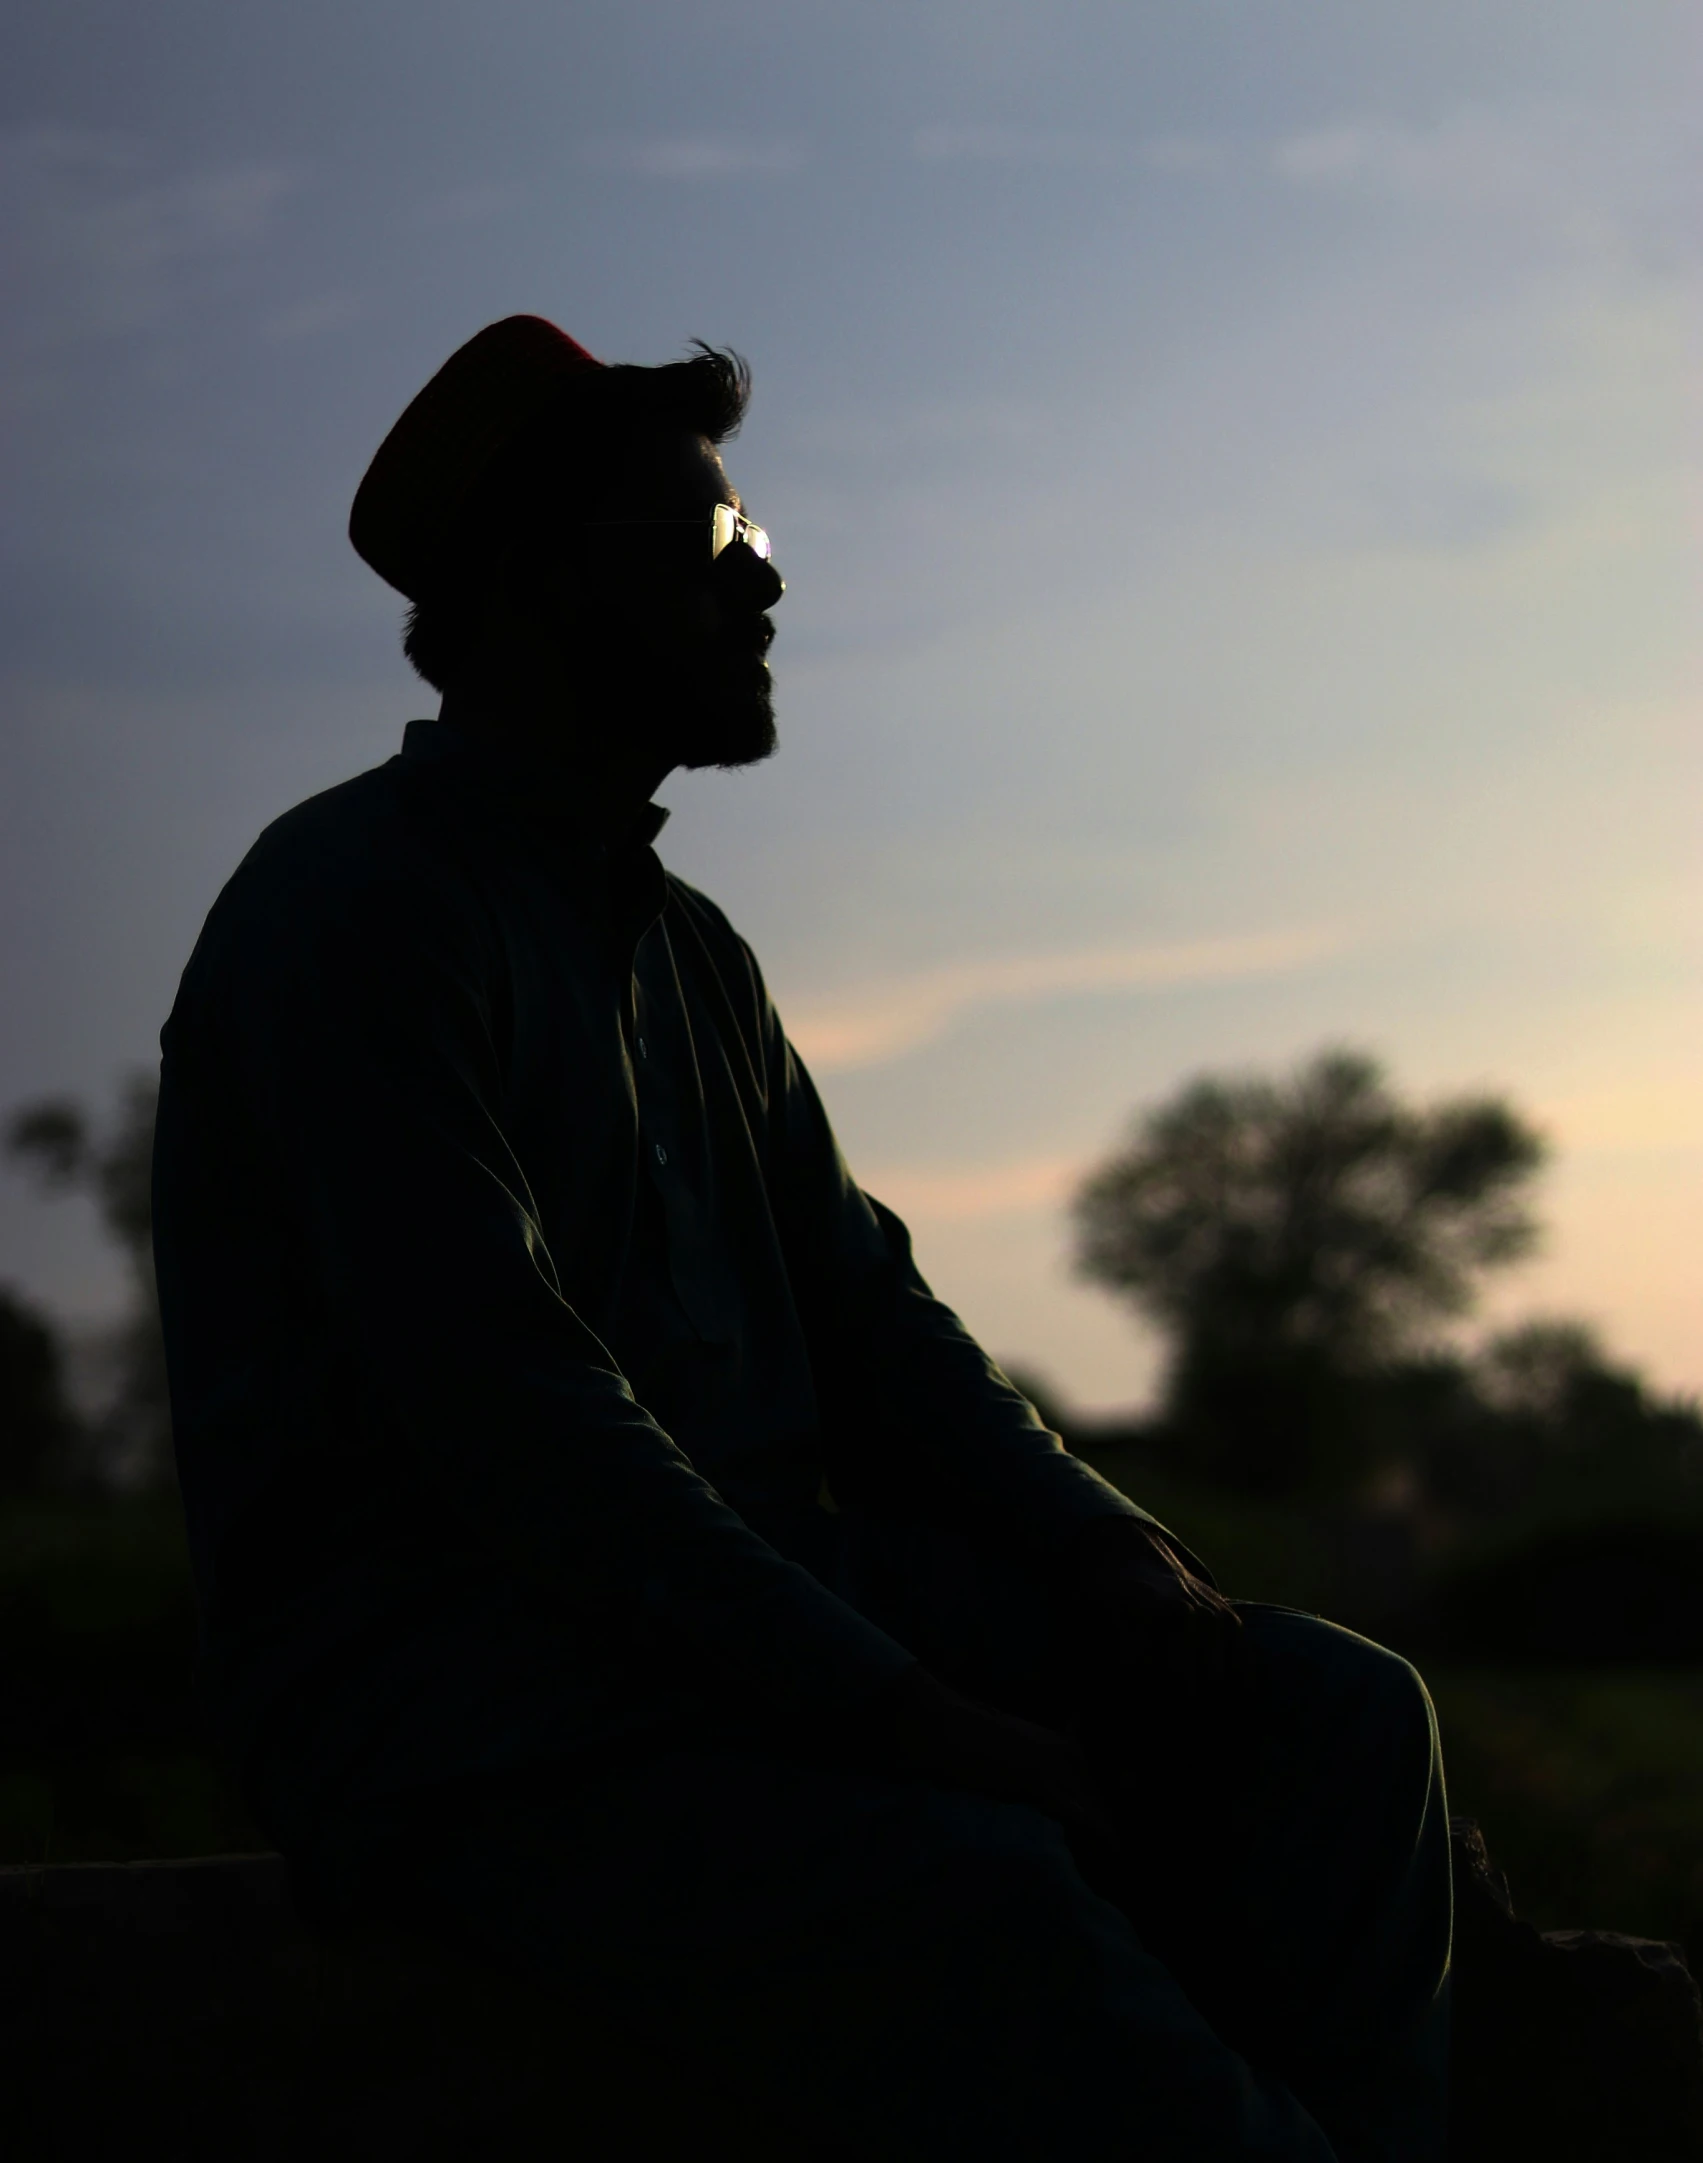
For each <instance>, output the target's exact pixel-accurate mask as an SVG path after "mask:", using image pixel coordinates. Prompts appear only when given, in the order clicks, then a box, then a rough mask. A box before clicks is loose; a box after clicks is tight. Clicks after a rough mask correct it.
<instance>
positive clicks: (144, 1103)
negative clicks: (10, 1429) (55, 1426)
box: [5, 1072, 171, 1487]
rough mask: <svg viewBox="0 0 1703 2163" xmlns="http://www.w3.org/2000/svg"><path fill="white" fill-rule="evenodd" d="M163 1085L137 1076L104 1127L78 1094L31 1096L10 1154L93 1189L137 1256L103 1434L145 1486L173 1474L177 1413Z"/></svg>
mask: <svg viewBox="0 0 1703 2163" xmlns="http://www.w3.org/2000/svg"><path fill="white" fill-rule="evenodd" d="M158 1099H159V1083H158V1081H157V1080H156V1078H155V1077H154V1076H153V1075H152V1074H148V1073H143V1072H137V1073H133V1074H131V1075H130V1076H129V1077H128V1078H127V1079H126V1080H125V1082H124V1083H123V1085H122V1087H121V1089H120V1092H119V1101H118V1107H117V1111H116V1113H115V1115H114V1117H113V1120H112V1122H111V1124H110V1125H109V1126H108V1127H107V1128H106V1130H105V1131H104V1132H102V1133H98V1134H97V1133H96V1132H95V1131H94V1130H93V1128H92V1127H91V1125H90V1122H89V1118H88V1115H87V1113H86V1112H85V1111H84V1109H83V1107H82V1106H81V1105H80V1104H77V1103H75V1102H74V1101H73V1100H71V1099H70V1098H68V1097H54V1098H44V1099H42V1100H40V1101H39V1102H37V1103H34V1104H26V1105H24V1106H23V1107H22V1108H21V1109H20V1110H19V1111H17V1112H15V1113H14V1114H13V1116H12V1118H11V1119H10V1120H9V1121H8V1122H7V1125H6V1131H5V1146H6V1150H7V1153H8V1154H9V1155H11V1156H13V1157H16V1158H18V1159H19V1160H20V1161H21V1162H23V1163H24V1164H26V1165H28V1166H29V1167H30V1169H31V1170H32V1171H33V1172H34V1173H35V1176H36V1178H37V1179H38V1180H39V1182H40V1183H41V1185H43V1186H44V1187H46V1188H48V1189H49V1190H59V1191H62V1192H74V1193H84V1194H88V1195H90V1196H91V1197H92V1198H93V1200H94V1202H95V1205H96V1207H97V1208H98V1210H99V1211H100V1216H101V1221H102V1223H103V1224H104V1225H105V1227H106V1229H107V1231H108V1232H109V1233H110V1234H111V1236H112V1237H113V1239H114V1240H116V1241H117V1243H118V1245H119V1246H120V1248H121V1249H122V1250H123V1253H124V1257H125V1260H126V1262H127V1263H128V1264H129V1269H130V1280H131V1291H132V1303H131V1312H130V1314H129V1316H128V1317H127V1318H126V1320H125V1321H124V1323H123V1324H122V1325H121V1328H120V1330H119V1332H118V1337H117V1342H116V1346H115V1350H116V1355H117V1363H118V1376H117V1388H116V1391H115V1393H114V1399H113V1403H112V1406H111V1409H110V1411H109V1413H108V1415H107V1417H106V1418H105V1420H104V1421H103V1422H102V1423H101V1429H100V1432H99V1434H98V1436H97V1438H96V1439H97V1441H98V1444H99V1446H100V1455H101V1457H102V1459H103V1460H104V1464H103V1469H104V1471H105V1473H106V1475H107V1477H109V1478H110V1479H111V1480H112V1481H113V1482H114V1483H115V1484H118V1485H122V1486H126V1487H143V1486H151V1485H154V1484H157V1483H158V1482H160V1481H161V1480H164V1479H166V1478H169V1476H170V1469H171V1415H170V1408H169V1404H168V1400H167V1395H166V1363H165V1343H164V1339H163V1338H162V1336H161V1333H160V1302H159V1293H158V1291H157V1289H156V1287H155V1283H154V1245H153V1204H152V1161H153V1148H154V1112H155V1107H156V1105H157V1103H158Z"/></svg>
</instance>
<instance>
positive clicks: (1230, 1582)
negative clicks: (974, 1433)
mask: <svg viewBox="0 0 1703 2163" xmlns="http://www.w3.org/2000/svg"><path fill="white" fill-rule="evenodd" d="M1102 1469H1103V1470H1105V1471H1106V1472H1107V1473H1108V1476H1113V1477H1115V1476H1116V1475H1117V1472H1118V1470H1119V1469H1120V1468H1119V1467H1118V1466H1117V1464H1116V1462H1115V1460H1112V1459H1107V1460H1105V1461H1103V1462H1102ZM1134 1484H1135V1483H1134V1482H1133V1481H1131V1485H1132V1486H1133V1485H1134ZM1140 1491H1141V1493H1142V1499H1143V1500H1144V1501H1147V1502H1149V1503H1150V1505H1151V1506H1154V1507H1156V1508H1158V1510H1159V1513H1160V1514H1161V1516H1163V1517H1165V1518H1166V1520H1167V1521H1168V1522H1170V1523H1171V1524H1172V1525H1173V1526H1174V1527H1175V1528H1176V1529H1177V1530H1178V1531H1179V1532H1180V1533H1181V1534H1182V1535H1183V1536H1184V1537H1185V1538H1187V1539H1189V1540H1191V1541H1192V1542H1193V1543H1194V1544H1195V1545H1196V1546H1197V1547H1198V1548H1199V1549H1200V1550H1201V1551H1202V1552H1203V1553H1206V1554H1207V1555H1209V1557H1210V1558H1211V1559H1212V1561H1213V1563H1214V1565H1215V1567H1217V1569H1218V1571H1219V1574H1220V1577H1221V1579H1222V1580H1223V1581H1224V1583H1225V1586H1226V1589H1227V1590H1230V1591H1232V1592H1235V1593H1239V1594H1243V1595H1246V1596H1249V1597H1257V1598H1266V1599H1277V1600H1283V1601H1288V1602H1291V1603H1292V1604H1294V1605H1297V1606H1302V1607H1308V1608H1318V1609H1320V1610H1322V1611H1324V1612H1327V1613H1331V1614H1333V1615H1335V1616H1337V1617H1338V1618H1339V1619H1343V1620H1346V1621H1349V1622H1351V1623H1354V1624H1355V1625H1356V1626H1358V1627H1364V1628H1367V1629H1368V1630H1369V1631H1370V1632H1371V1634H1376V1635H1383V1636H1385V1638H1386V1641H1390V1642H1394V1643H1395V1644H1396V1645H1397V1649H1399V1650H1402V1651H1410V1650H1411V1651H1412V1653H1413V1656H1414V1657H1415V1658H1416V1659H1417V1660H1418V1662H1419V1664H1420V1666H1421V1668H1422V1671H1423V1672H1424V1673H1425V1675H1426V1678H1427V1680H1428V1682H1429V1683H1430V1685H1431V1689H1432V1694H1433V1696H1434V1697H1435V1699H1436V1702H1437V1707H1438V1712H1439V1715H1440V1718H1441V1722H1442V1729H1443V1740H1444V1750H1445V1755H1446V1760H1447V1764H1448V1773H1449V1803H1450V1808H1451V1810H1453V1811H1456V1812H1462V1813H1466V1814H1468V1815H1470V1816H1472V1817H1475V1818H1477V1819H1478V1820H1479V1821H1480V1822H1481V1824H1482V1825H1483V1828H1484V1831H1485V1835H1486V1837H1487V1839H1488V1841H1489V1843H1490V1846H1491V1848H1492V1851H1493V1852H1494V1854H1495V1857H1496V1859H1497V1861H1498V1862H1499V1863H1500V1864H1501V1865H1502V1867H1503V1868H1504V1869H1505V1871H1506V1872H1507V1875H1508V1878H1509V1880H1510V1882H1511V1883H1512V1886H1513V1888H1514V1892H1515V1896H1516V1898H1517V1901H1518V1904H1519V1908H1520V1912H1521V1913H1522V1914H1523V1915H1524V1916H1526V1917H1528V1918H1529V1919H1530V1920H1531V1921H1533V1922H1535V1923H1536V1924H1538V1926H1539V1927H1540V1928H1545V1929H1548V1928H1562V1927H1568V1926H1583V1927H1587V1928H1607V1929H1615V1930H1622V1931H1628V1932H1632V1933H1636V1934H1640V1935H1645V1936H1650V1937H1656V1938H1671V1939H1678V1940H1680V1941H1682V1942H1683V1943H1684V1944H1685V1945H1686V1947H1687V1950H1688V1953H1689V1955H1690V1958H1691V1962H1692V1965H1693V1968H1694V1969H1697V1968H1700V1967H1703V1664H1700V1665H1694V1666H1671V1665H1662V1666H1658V1665H1653V1664H1639V1665H1627V1664H1618V1665H1602V1664H1583V1665H1581V1664H1573V1665H1559V1664H1545V1665H1512V1664H1508V1663H1507V1662H1505V1661H1504V1662H1502V1663H1500V1664H1497V1663H1492V1662H1488V1661H1486V1662H1478V1661H1474V1660H1472V1659H1470V1658H1463V1657H1461V1656H1460V1654H1459V1652H1458V1651H1455V1652H1453V1653H1451V1655H1450V1657H1448V1658H1447V1659H1446V1660H1444V1659H1433V1658H1431V1657H1428V1656H1427V1654H1426V1652H1425V1651H1424V1649H1423V1648H1422V1647H1421V1646H1417V1645H1415V1646H1413V1647H1410V1646H1409V1645H1408V1644H1405V1643H1403V1642H1402V1636H1401V1629H1400V1626H1399V1618H1397V1617H1386V1618H1384V1620H1385V1621H1388V1622H1389V1623H1390V1627H1388V1628H1384V1627H1382V1626H1381V1625H1380V1620H1379V1618H1378V1617H1377V1616H1376V1615H1375V1614H1366V1613H1356V1612H1354V1611H1353V1609H1354V1607H1355V1605H1356V1594H1355V1588H1354V1583H1353V1576H1354V1573H1353V1569H1352V1568H1349V1569H1348V1570H1347V1572H1346V1574H1345V1572H1344V1568H1343V1565H1342V1561H1341V1555H1340V1551H1339V1550H1340V1548H1341V1541H1340V1540H1336V1541H1334V1542H1333V1541H1332V1540H1331V1539H1326V1538H1322V1537H1320V1536H1318V1535H1317V1534H1316V1530H1315V1529H1314V1528H1309V1527H1308V1526H1307V1525H1306V1524H1304V1523H1302V1522H1301V1521H1299V1520H1297V1519H1294V1518H1286V1517H1283V1516H1282V1515H1281V1514H1280V1513H1262V1512H1260V1511H1258V1510H1253V1509H1250V1508H1249V1507H1248V1506H1246V1505H1243V1506H1240V1507H1238V1508H1234V1509H1228V1508H1226V1506H1225V1505H1224V1504H1223V1503H1222V1502H1220V1501H1218V1500H1217V1499H1215V1498H1208V1497H1205V1496H1195V1495H1190V1494H1189V1493H1187V1492H1186V1491H1183V1490H1174V1491H1171V1492H1169V1493H1166V1494H1163V1495H1161V1494H1156V1493H1155V1492H1154V1490H1153V1485H1152V1482H1151V1480H1148V1481H1147V1482H1146V1483H1145V1484H1144V1485H1143V1487H1142V1488H1141V1490H1140ZM1345 1603H1346V1604H1345ZM1360 1604H1361V1605H1362V1606H1364V1605H1365V1601H1364V1596H1363V1594H1362V1596H1361V1599H1360ZM1374 1604H1375V1603H1374ZM193 1628H194V1625H193V1610H192V1606H191V1599H190V1591H189V1582H188V1576H187V1567H186V1562H185V1557H184V1549H183V1538H182V1531H181V1525H180V1521H179V1518H178V1514H177V1507H176V1503H175V1500H173V1499H171V1498H166V1499H164V1500H161V1501H149V1502H146V1503H126V1504H122V1505H118V1504H104V1505H102V1504H75V1503H69V1502H66V1503H53V1504H30V1505H27V1506H23V1505H14V1506H12V1507H10V1508H9V1509H7V1510H5V1512H4V1513H3V1514H0V1703H3V1704H4V1705H5V1706H6V1707H7V1716H6V1719H5V1721H4V1724H3V1726H0V1863H34V1862H44V1861H51V1862H71V1861H92V1860H114V1861H117V1860H130V1859H137V1858H143V1857H150V1856H152V1857H167V1856H188V1855H206V1854H220V1853H225V1854H229V1853H233V1852H241V1851H243V1850H251V1849H253V1848H256V1847H259V1846H262V1845H264V1842H263V1841H262V1839H261V1836H260V1834H259V1833H258V1831H257V1830H256V1828H255V1827H254V1826H253V1825H252V1824H251V1823H249V1821H248V1819H247V1817H246V1814H245V1813H244V1811H243V1808H242V1805H241V1803H240V1800H239V1799H238V1798H237V1796H236V1795H235V1793H234V1792H233V1790H232V1788H231V1785H230V1783H229V1781H228V1779H227V1778H226V1777H225V1775H224V1774H223V1773H222V1771H221V1770H220V1768H219V1766H218V1765H217V1763H216V1761H215V1760H214V1758H213V1757H212V1755H211V1753H210V1752H209V1751H208V1749H207V1747H206V1744H205V1741H204V1739H203V1736H202V1733H201V1725H200V1719H199V1714H198V1709H197V1705H196V1699H195V1691H194V1682H193V1671H192V1646H193Z"/></svg>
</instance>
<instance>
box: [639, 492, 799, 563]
mask: <svg viewBox="0 0 1703 2163" xmlns="http://www.w3.org/2000/svg"><path fill="white" fill-rule="evenodd" d="M598 523H599V524H600V525H604V526H696V525H697V524H698V523H699V520H698V519H696V518H605V519H600V520H599V521H598ZM735 541H740V542H743V543H744V545H745V546H746V547H747V548H748V549H749V550H750V551H751V553H752V555H754V556H760V557H761V558H762V559H763V561H764V562H765V563H767V562H768V560H769V558H770V557H771V556H772V555H773V554H774V543H773V542H772V541H771V540H770V539H769V536H768V535H767V534H766V533H765V532H764V531H763V529H762V527H761V526H759V525H757V524H756V523H755V521H754V520H752V519H749V518H747V517H746V516H745V514H744V512H743V511H736V510H735V509H734V508H733V505H732V504H731V503H718V504H717V505H716V506H715V508H714V510H712V511H711V513H710V561H711V562H712V563H714V561H715V559H716V558H717V556H719V555H720V554H721V552H722V550H723V549H724V548H731V547H732V546H733V544H734V542H735Z"/></svg>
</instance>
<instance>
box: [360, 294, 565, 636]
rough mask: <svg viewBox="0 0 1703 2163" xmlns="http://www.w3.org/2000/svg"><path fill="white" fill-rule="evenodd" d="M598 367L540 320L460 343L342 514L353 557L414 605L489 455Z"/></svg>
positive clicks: (441, 559) (446, 551) (509, 320)
mask: <svg viewBox="0 0 1703 2163" xmlns="http://www.w3.org/2000/svg"><path fill="white" fill-rule="evenodd" d="M602 366H603V363H602V362H601V361H600V360H596V359H594V358H593V357H592V355H591V354H589V353H588V352H587V351H586V350H585V348H584V346H581V345H576V344H575V343H574V341H573V339H571V338H570V337H569V336H568V334H567V332H566V331H562V330H558V329H557V328H556V326H555V324H554V323H546V322H545V321H544V319H543V317H542V316H536V315H511V316H505V317H504V319H503V320H502V321H501V322H500V323H491V324H488V325H487V326H486V328H485V329H484V330H482V331H480V332H479V333H478V334H477V335H476V336H475V337H472V338H469V339H468V341H467V343H466V344H465V345H464V346H462V347H460V348H459V349H458V350H457V351H456V352H454V353H452V354H451V355H450V357H449V359H448V360H446V361H445V362H444V364H443V366H442V367H441V368H440V369H439V370H438V372H437V374H436V375H435V376H433V378H432V380H431V381H430V382H429V383H428V384H427V385H426V387H425V389H424V390H423V391H421V392H420V394H419V396H418V397H417V398H415V399H414V400H413V402H412V403H411V404H410V405H409V407H408V408H407V410H406V411H405V412H404V413H403V415H402V417H401V419H400V420H399V421H398V422H397V423H396V425H395V427H394V428H392V430H391V431H390V433H389V435H387V436H386V437H385V439H384V441H383V442H382V443H381V444H380V445H379V447H378V452H377V455H376V456H375V457H374V459H373V462H372V464H371V465H370V466H369V467H368V468H367V471H366V477H365V478H364V479H363V481H362V482H361V485H360V487H359V488H358V489H357V490H356V491H355V501H354V506H353V508H352V509H351V511H350V513H349V538H350V540H351V541H352V542H353V543H354V545H355V550H356V553H357V554H358V555H360V556H361V557H362V558H363V559H364V561H366V562H367V563H369V564H371V566H372V568H373V569H374V570H375V571H376V572H377V573H378V575H379V577H380V578H382V579H384V580H385V581H386V582H387V583H388V584H390V585H392V586H394V587H395V588H396V590H397V591H398V592H399V593H403V594H406V595H407V597H408V599H409V600H411V601H417V600H419V599H420V598H421V596H422V594H423V593H424V592H425V591H426V590H427V589H428V588H429V587H430V586H431V584H432V581H433V577H434V574H435V573H436V572H437V570H438V569H439V568H440V567H441V566H442V565H443V564H445V563H446V562H447V561H448V560H449V558H450V556H451V554H452V543H453V540H454V536H455V532H456V528H457V526H458V525H459V523H460V521H461V518H462V514H463V513H464V512H465V511H466V509H467V508H468V506H469V504H470V503H471V502H472V500H473V497H474V495H475V492H476V491H477V489H478V485H479V483H480V481H481V480H482V479H483V478H484V476H485V475H486V474H487V473H488V472H489V471H490V469H491V467H492V465H493V463H494V462H495V460H496V458H497V457H498V454H499V453H500V452H502V451H503V450H504V449H506V448H507V446H508V445H509V444H510V443H512V442H513V441H514V440H515V439H516V437H518V436H519V435H520V434H521V433H522V432H523V431H524V430H525V429H527V428H528V427H530V426H531V424H532V423H533V422H534V421H536V420H537V419H539V418H540V416H541V415H543V414H544V413H546V412H548V410H549V408H550V407H551V405H552V404H553V403H554V402H555V400H556V398H557V396H558V395H559V393H560V392H561V389H562V387H563V385H564V384H565V383H568V382H571V381H572V380H573V379H574V378H576V377H579V376H583V375H584V374H585V373H586V371H587V370H588V369H592V368H601V367H602Z"/></svg>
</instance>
